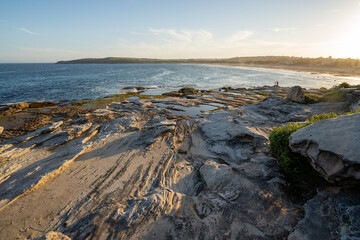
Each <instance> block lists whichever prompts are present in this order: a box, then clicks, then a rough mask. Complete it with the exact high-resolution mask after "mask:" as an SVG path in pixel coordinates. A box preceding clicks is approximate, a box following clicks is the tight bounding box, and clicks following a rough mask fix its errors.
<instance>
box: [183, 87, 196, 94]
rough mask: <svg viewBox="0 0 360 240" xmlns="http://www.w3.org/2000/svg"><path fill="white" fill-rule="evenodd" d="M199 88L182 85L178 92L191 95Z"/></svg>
mask: <svg viewBox="0 0 360 240" xmlns="http://www.w3.org/2000/svg"><path fill="white" fill-rule="evenodd" d="M198 92H199V90H197V89H195V88H192V87H184V88H182V89H180V90H179V93H182V94H183V95H191V94H196V93H198Z"/></svg>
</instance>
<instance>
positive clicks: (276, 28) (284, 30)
mask: <svg viewBox="0 0 360 240" xmlns="http://www.w3.org/2000/svg"><path fill="white" fill-rule="evenodd" d="M270 30H271V31H273V32H289V31H295V30H296V28H293V27H288V28H281V27H274V28H270Z"/></svg>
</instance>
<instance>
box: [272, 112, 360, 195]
mask: <svg viewBox="0 0 360 240" xmlns="http://www.w3.org/2000/svg"><path fill="white" fill-rule="evenodd" d="M357 112H359V109H358V110H356V111H352V112H348V113H345V114H341V115H338V114H336V113H333V112H331V113H324V114H319V115H313V116H312V117H311V118H310V119H309V120H307V121H306V122H305V123H288V125H285V126H281V127H276V128H274V129H273V130H272V132H271V133H270V136H269V140H270V148H271V152H272V155H273V156H274V157H275V158H276V159H277V161H278V165H279V167H280V169H281V170H282V172H283V173H284V175H285V177H286V178H287V179H288V181H289V182H290V183H291V184H292V185H293V187H294V188H295V189H297V190H299V191H300V192H301V193H302V194H305V195H307V194H311V193H313V192H314V191H315V190H316V188H317V187H319V186H322V185H324V184H327V183H326V182H325V180H324V179H323V178H322V177H321V176H320V174H319V173H318V172H317V171H316V170H315V169H314V168H313V167H312V166H311V165H310V163H309V160H308V159H307V158H306V157H304V156H302V155H301V154H298V153H294V152H292V151H291V149H290V147H289V136H290V135H291V134H292V133H293V132H296V131H297V130H299V129H300V128H303V127H306V126H309V125H310V124H313V123H315V122H318V121H321V120H324V119H329V118H335V117H338V116H342V115H347V114H352V113H357Z"/></svg>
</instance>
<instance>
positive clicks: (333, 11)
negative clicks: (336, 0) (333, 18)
mask: <svg viewBox="0 0 360 240" xmlns="http://www.w3.org/2000/svg"><path fill="white" fill-rule="evenodd" d="M328 12H331V13H337V12H339V9H331V10H329V11H328Z"/></svg>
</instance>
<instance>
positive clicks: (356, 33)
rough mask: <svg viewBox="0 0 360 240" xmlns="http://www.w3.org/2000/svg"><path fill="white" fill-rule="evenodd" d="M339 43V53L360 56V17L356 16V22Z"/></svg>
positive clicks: (344, 55) (352, 56) (345, 55)
mask: <svg viewBox="0 0 360 240" xmlns="http://www.w3.org/2000/svg"><path fill="white" fill-rule="evenodd" d="M339 45H340V46H339V53H338V55H340V56H342V57H346V58H347V57H351V58H360V17H357V18H355V23H354V24H352V26H351V27H350V28H349V29H348V31H347V32H346V33H345V34H344V35H343V38H342V40H341V41H340V44H339Z"/></svg>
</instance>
